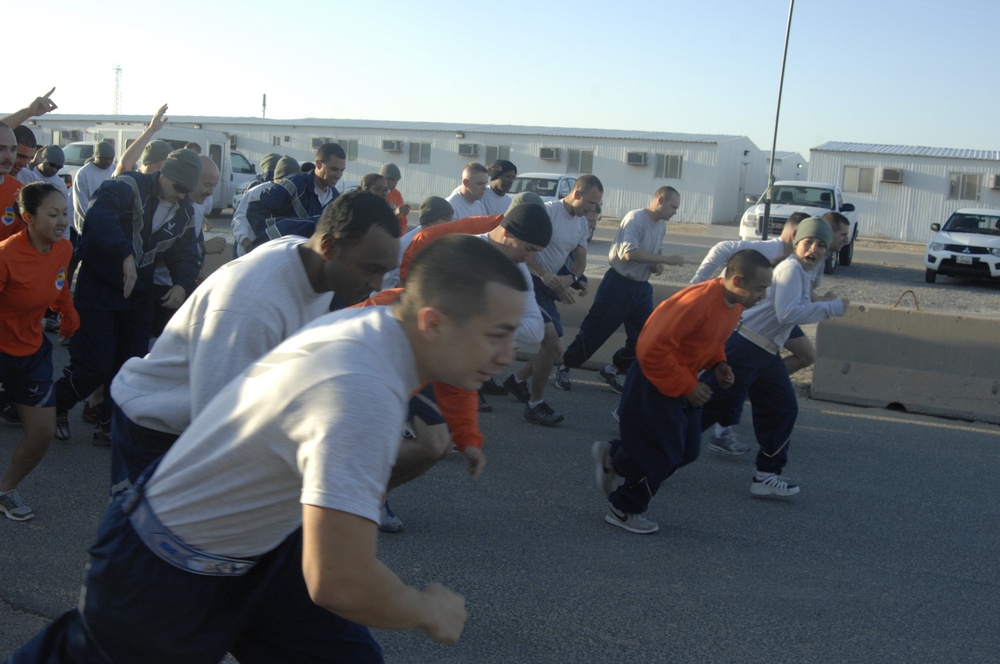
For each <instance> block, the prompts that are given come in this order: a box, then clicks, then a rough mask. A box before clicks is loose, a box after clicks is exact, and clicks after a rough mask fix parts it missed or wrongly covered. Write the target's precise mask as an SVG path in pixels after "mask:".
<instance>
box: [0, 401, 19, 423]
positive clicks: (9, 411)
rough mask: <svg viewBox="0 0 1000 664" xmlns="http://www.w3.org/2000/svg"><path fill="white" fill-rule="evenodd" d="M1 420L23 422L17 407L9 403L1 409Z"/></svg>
mask: <svg viewBox="0 0 1000 664" xmlns="http://www.w3.org/2000/svg"><path fill="white" fill-rule="evenodd" d="M0 420H3V421H4V422H6V423H7V424H16V425H20V424H21V414H20V413H19V412H17V407H16V406H15V405H14V404H12V403H9V404H7V405H6V406H4V407H3V410H0Z"/></svg>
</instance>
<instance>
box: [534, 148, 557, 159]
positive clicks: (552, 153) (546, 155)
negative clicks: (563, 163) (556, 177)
mask: <svg viewBox="0 0 1000 664" xmlns="http://www.w3.org/2000/svg"><path fill="white" fill-rule="evenodd" d="M538 158H539V159H545V160H546V161H559V148H540V149H539V150H538Z"/></svg>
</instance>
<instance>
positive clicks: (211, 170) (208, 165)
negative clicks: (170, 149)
mask: <svg viewBox="0 0 1000 664" xmlns="http://www.w3.org/2000/svg"><path fill="white" fill-rule="evenodd" d="M198 160H199V161H201V177H200V178H198V186H197V187H195V190H194V191H192V192H191V193H190V194H188V200H189V201H191V202H192V203H204V202H205V199H207V198H208V197H209V196H211V195H212V192H213V191H215V186H216V185H217V184H219V177H220V176H219V167H218V166H216V165H215V162H214V161H212V160H211V159H210V158H209V157H207V156H205V155H201V156H200V157H198Z"/></svg>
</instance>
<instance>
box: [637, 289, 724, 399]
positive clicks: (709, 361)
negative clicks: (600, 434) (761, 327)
mask: <svg viewBox="0 0 1000 664" xmlns="http://www.w3.org/2000/svg"><path fill="white" fill-rule="evenodd" d="M742 314H743V305H740V304H733V305H730V304H729V303H728V302H727V301H726V297H725V291H724V290H723V288H722V279H711V280H709V281H703V282H702V283H700V284H697V285H695V286H689V287H687V288H685V289H684V290H682V291H681V292H679V293H677V294H676V295H674V296H673V297H672V298H670V299H669V300H667V301H665V302H661V303H660V305H659V306H658V307H656V309H654V310H653V313H652V314H650V316H649V318H648V319H647V320H646V324H645V325H643V327H642V332H640V333H639V340H638V341H637V342H636V344H635V355H636V358H637V359H638V361H639V368H640V369H642V373H643V375H644V376H646V378H647V379H649V382H651V383H652V384H653V385H655V386H656V389H658V390H659V391H660V393H661V394H663V395H664V396H668V397H679V396H683V395H685V394H687V393H689V392H690V391H691V390H693V389H694V387H695V385H696V384H697V382H698V374H699V373H700V372H701V371H703V370H705V369H711V368H712V367H713V366H715V365H716V364H718V363H719V362H724V361H725V359H726V340H727V339H728V338H729V335H731V334H732V333H733V328H735V327H736V324H737V323H738V322H739V321H740V316H741V315H742Z"/></svg>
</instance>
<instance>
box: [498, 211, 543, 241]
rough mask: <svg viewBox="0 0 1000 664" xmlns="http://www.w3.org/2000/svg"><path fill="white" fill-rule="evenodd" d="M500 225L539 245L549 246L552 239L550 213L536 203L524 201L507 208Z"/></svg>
mask: <svg viewBox="0 0 1000 664" xmlns="http://www.w3.org/2000/svg"><path fill="white" fill-rule="evenodd" d="M500 226H501V227H502V228H505V229H506V230H507V232H508V233H510V234H511V235H513V236H514V237H516V238H517V239H518V240H521V241H522V242H527V243H528V244H533V245H535V246H538V247H545V246H548V244H549V240H551V239H552V222H551V221H549V213H548V212H546V211H545V208H544V207H542V206H541V205H536V204H534V203H522V204H521V205H515V206H514V207H512V208H510V209H509V210H507V214H506V215H504V218H503V221H501V222H500Z"/></svg>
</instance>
